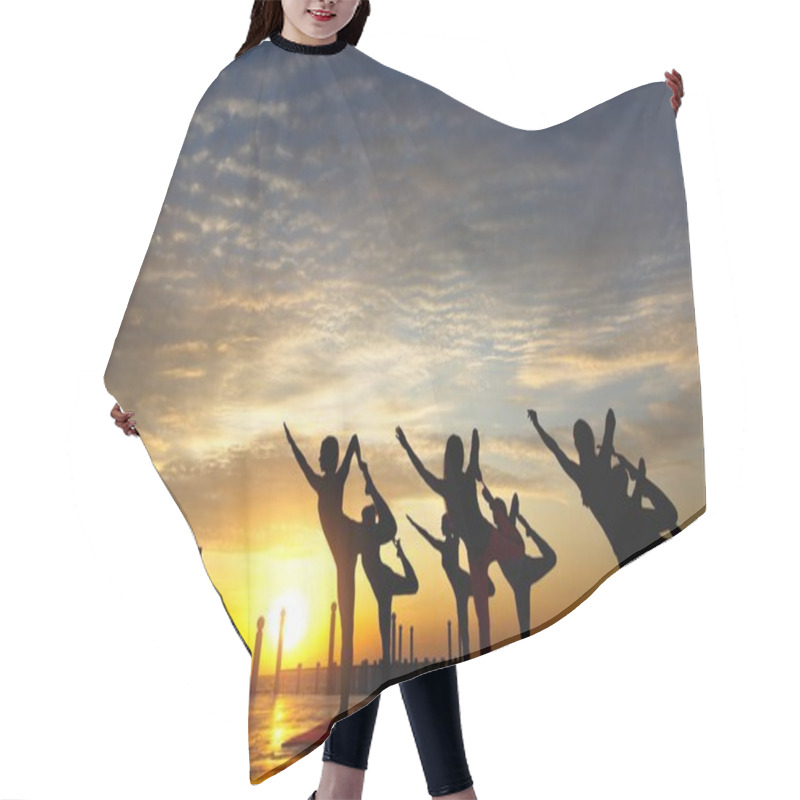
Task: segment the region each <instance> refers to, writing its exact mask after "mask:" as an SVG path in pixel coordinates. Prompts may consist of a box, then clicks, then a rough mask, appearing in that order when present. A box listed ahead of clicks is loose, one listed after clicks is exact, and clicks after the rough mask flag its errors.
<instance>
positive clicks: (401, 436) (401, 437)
mask: <svg viewBox="0 0 800 800" xmlns="http://www.w3.org/2000/svg"><path fill="white" fill-rule="evenodd" d="M394 432H395V435H396V436H397V441H398V442H400V444H401V445H402V446H403V447H404V448H406V449H408V441H407V440H406V435H405V434H404V433H403V429H402V428H401V427H400V426H399V425H398V426H397V427H396V428H395V429H394Z"/></svg>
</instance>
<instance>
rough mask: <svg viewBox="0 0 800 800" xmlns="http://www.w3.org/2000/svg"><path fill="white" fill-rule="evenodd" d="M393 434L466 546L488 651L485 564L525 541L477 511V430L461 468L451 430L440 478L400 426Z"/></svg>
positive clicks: (514, 552)
mask: <svg viewBox="0 0 800 800" xmlns="http://www.w3.org/2000/svg"><path fill="white" fill-rule="evenodd" d="M396 434H397V439H398V441H399V442H400V444H401V446H402V447H403V449H404V450H405V451H406V453H407V454H408V457H409V458H410V459H411V463H412V464H413V465H414V467H415V469H416V470H417V472H418V473H419V475H420V477H421V478H422V479H423V480H424V481H425V483H427V484H428V486H429V487H430V488H431V489H432V490H433V491H434V492H436V493H437V494H438V495H441V497H442V498H443V499H444V502H445V507H446V508H447V515H448V517H449V519H450V522H451V524H452V526H453V529H454V530H455V532H456V534H457V535H458V536H459V537H461V538H462V539H463V540H464V544H465V545H466V547H467V559H468V561H469V574H470V578H471V582H472V593H473V595H474V598H475V613H476V615H477V617H478V634H479V636H480V647H481V653H488V652H489V651H490V650H491V630H490V624H489V564H491V563H492V561H495V560H500V559H513V558H520V557H521V555H522V554H523V553H524V552H525V545H524V543H522V547H521V548H520V543H518V542H516V541H514V540H513V539H507V538H506V537H505V536H503V535H501V534H500V533H499V532H498V530H497V529H496V528H495V527H494V525H492V523H491V522H489V520H488V519H486V517H484V516H483V514H481V510H480V507H479V506H478V481H481V480H483V478H482V476H481V468H480V464H479V458H480V454H479V451H480V437H479V436H478V430H477V428H474V429H473V431H472V448H471V450H470V455H469V464H468V465H467V468H466V469H464V468H463V466H464V443H463V442H462V441H461V438H460V437H459V436H456V435H455V434H453V435H451V436H450V437H449V438H448V439H447V444H446V445H445V452H444V477H443V478H437V477H436V476H435V475H434V474H433V473H431V472H430V471H429V470H428V469H427V468H426V467H425V465H424V464H423V463H422V461H421V460H420V459H419V457H418V456H417V454H416V453H415V452H414V450H413V449H412V448H411V445H410V444H409V443H408V440H407V439H406V435H405V434H404V433H403V429H402V428H400V427H398V428H397V430H396Z"/></svg>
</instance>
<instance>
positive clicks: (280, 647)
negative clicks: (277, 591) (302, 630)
mask: <svg viewBox="0 0 800 800" xmlns="http://www.w3.org/2000/svg"><path fill="white" fill-rule="evenodd" d="M285 622H286V609H285V608H282V609H281V627H280V630H279V631H278V655H277V657H276V659H275V682H274V683H273V684H272V694H278V693H279V692H280V690H281V658H282V657H283V626H284V623H285Z"/></svg>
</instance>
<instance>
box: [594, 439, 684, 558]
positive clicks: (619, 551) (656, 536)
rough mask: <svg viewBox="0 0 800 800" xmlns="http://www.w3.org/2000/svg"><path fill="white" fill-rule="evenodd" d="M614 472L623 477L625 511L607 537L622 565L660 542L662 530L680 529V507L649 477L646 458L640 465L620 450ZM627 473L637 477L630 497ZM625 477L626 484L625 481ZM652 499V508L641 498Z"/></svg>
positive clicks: (621, 492) (621, 479)
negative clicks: (644, 504)
mask: <svg viewBox="0 0 800 800" xmlns="http://www.w3.org/2000/svg"><path fill="white" fill-rule="evenodd" d="M614 456H615V457H616V458H617V459H619V464H617V465H616V466H615V467H614V468H613V470H612V473H613V474H614V476H615V479H617V480H619V481H620V488H621V491H620V495H621V496H622V498H623V502H624V504H625V513H624V514H623V516H622V520H621V522H620V524H619V526H618V527H617V528H616V529H613V530H612V531H610V532H608V533H607V535H608V539H609V542H611V547H612V548H613V549H614V554H615V555H616V556H617V560H618V561H619V564H620V566H623V565H624V564H625V563H627V562H628V561H631V560H633V558H636V557H638V556H640V555H641V554H642V553H644V552H646V551H647V550H650V549H651V548H653V547H655V546H656V545H657V544H660V543H661V542H662V541H663V539H662V538H661V534H662V533H663V532H665V531H668V532H670V533H672V534H675V533H677V532H678V531H677V525H678V509H677V508H675V504H674V503H673V502H672V501H671V500H670V499H669V498H668V497H667V496H666V494H664V492H662V491H661V489H659V488H658V487H657V486H656V485H655V484H654V483H653V482H652V481H651V480H650V479H649V478H648V477H647V468H646V466H645V463H644V459H643V458H640V459H639V467H638V469H637V468H636V467H634V466H633V464H631V462H630V461H628V459H627V458H625V456H623V455H622V454H621V453H617V452H615V453H614ZM628 476H630V478H631V480H633V481H634V488H633V494H632V495H631V496H630V497H628ZM623 481H624V485H623V483H622V482H623ZM645 498H646V499H647V500H649V501H650V503H651V505H652V506H653V507H652V508H645V507H644V506H643V505H642V500H644V499H645Z"/></svg>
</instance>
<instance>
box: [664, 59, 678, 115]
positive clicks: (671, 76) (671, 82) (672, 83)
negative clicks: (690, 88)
mask: <svg viewBox="0 0 800 800" xmlns="http://www.w3.org/2000/svg"><path fill="white" fill-rule="evenodd" d="M664 75H666V76H667V86H669V88H670V89H672V97H671V98H670V101H669V102H670V105H671V106H672V109H673V111H674V112H675V116H676V117H677V116H678V109H679V108H680V105H681V97H683V78H682V77H681V74H680V72H678V71H677V70H675V69H674V70H672V72H671V73H670V72H665V73H664Z"/></svg>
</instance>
